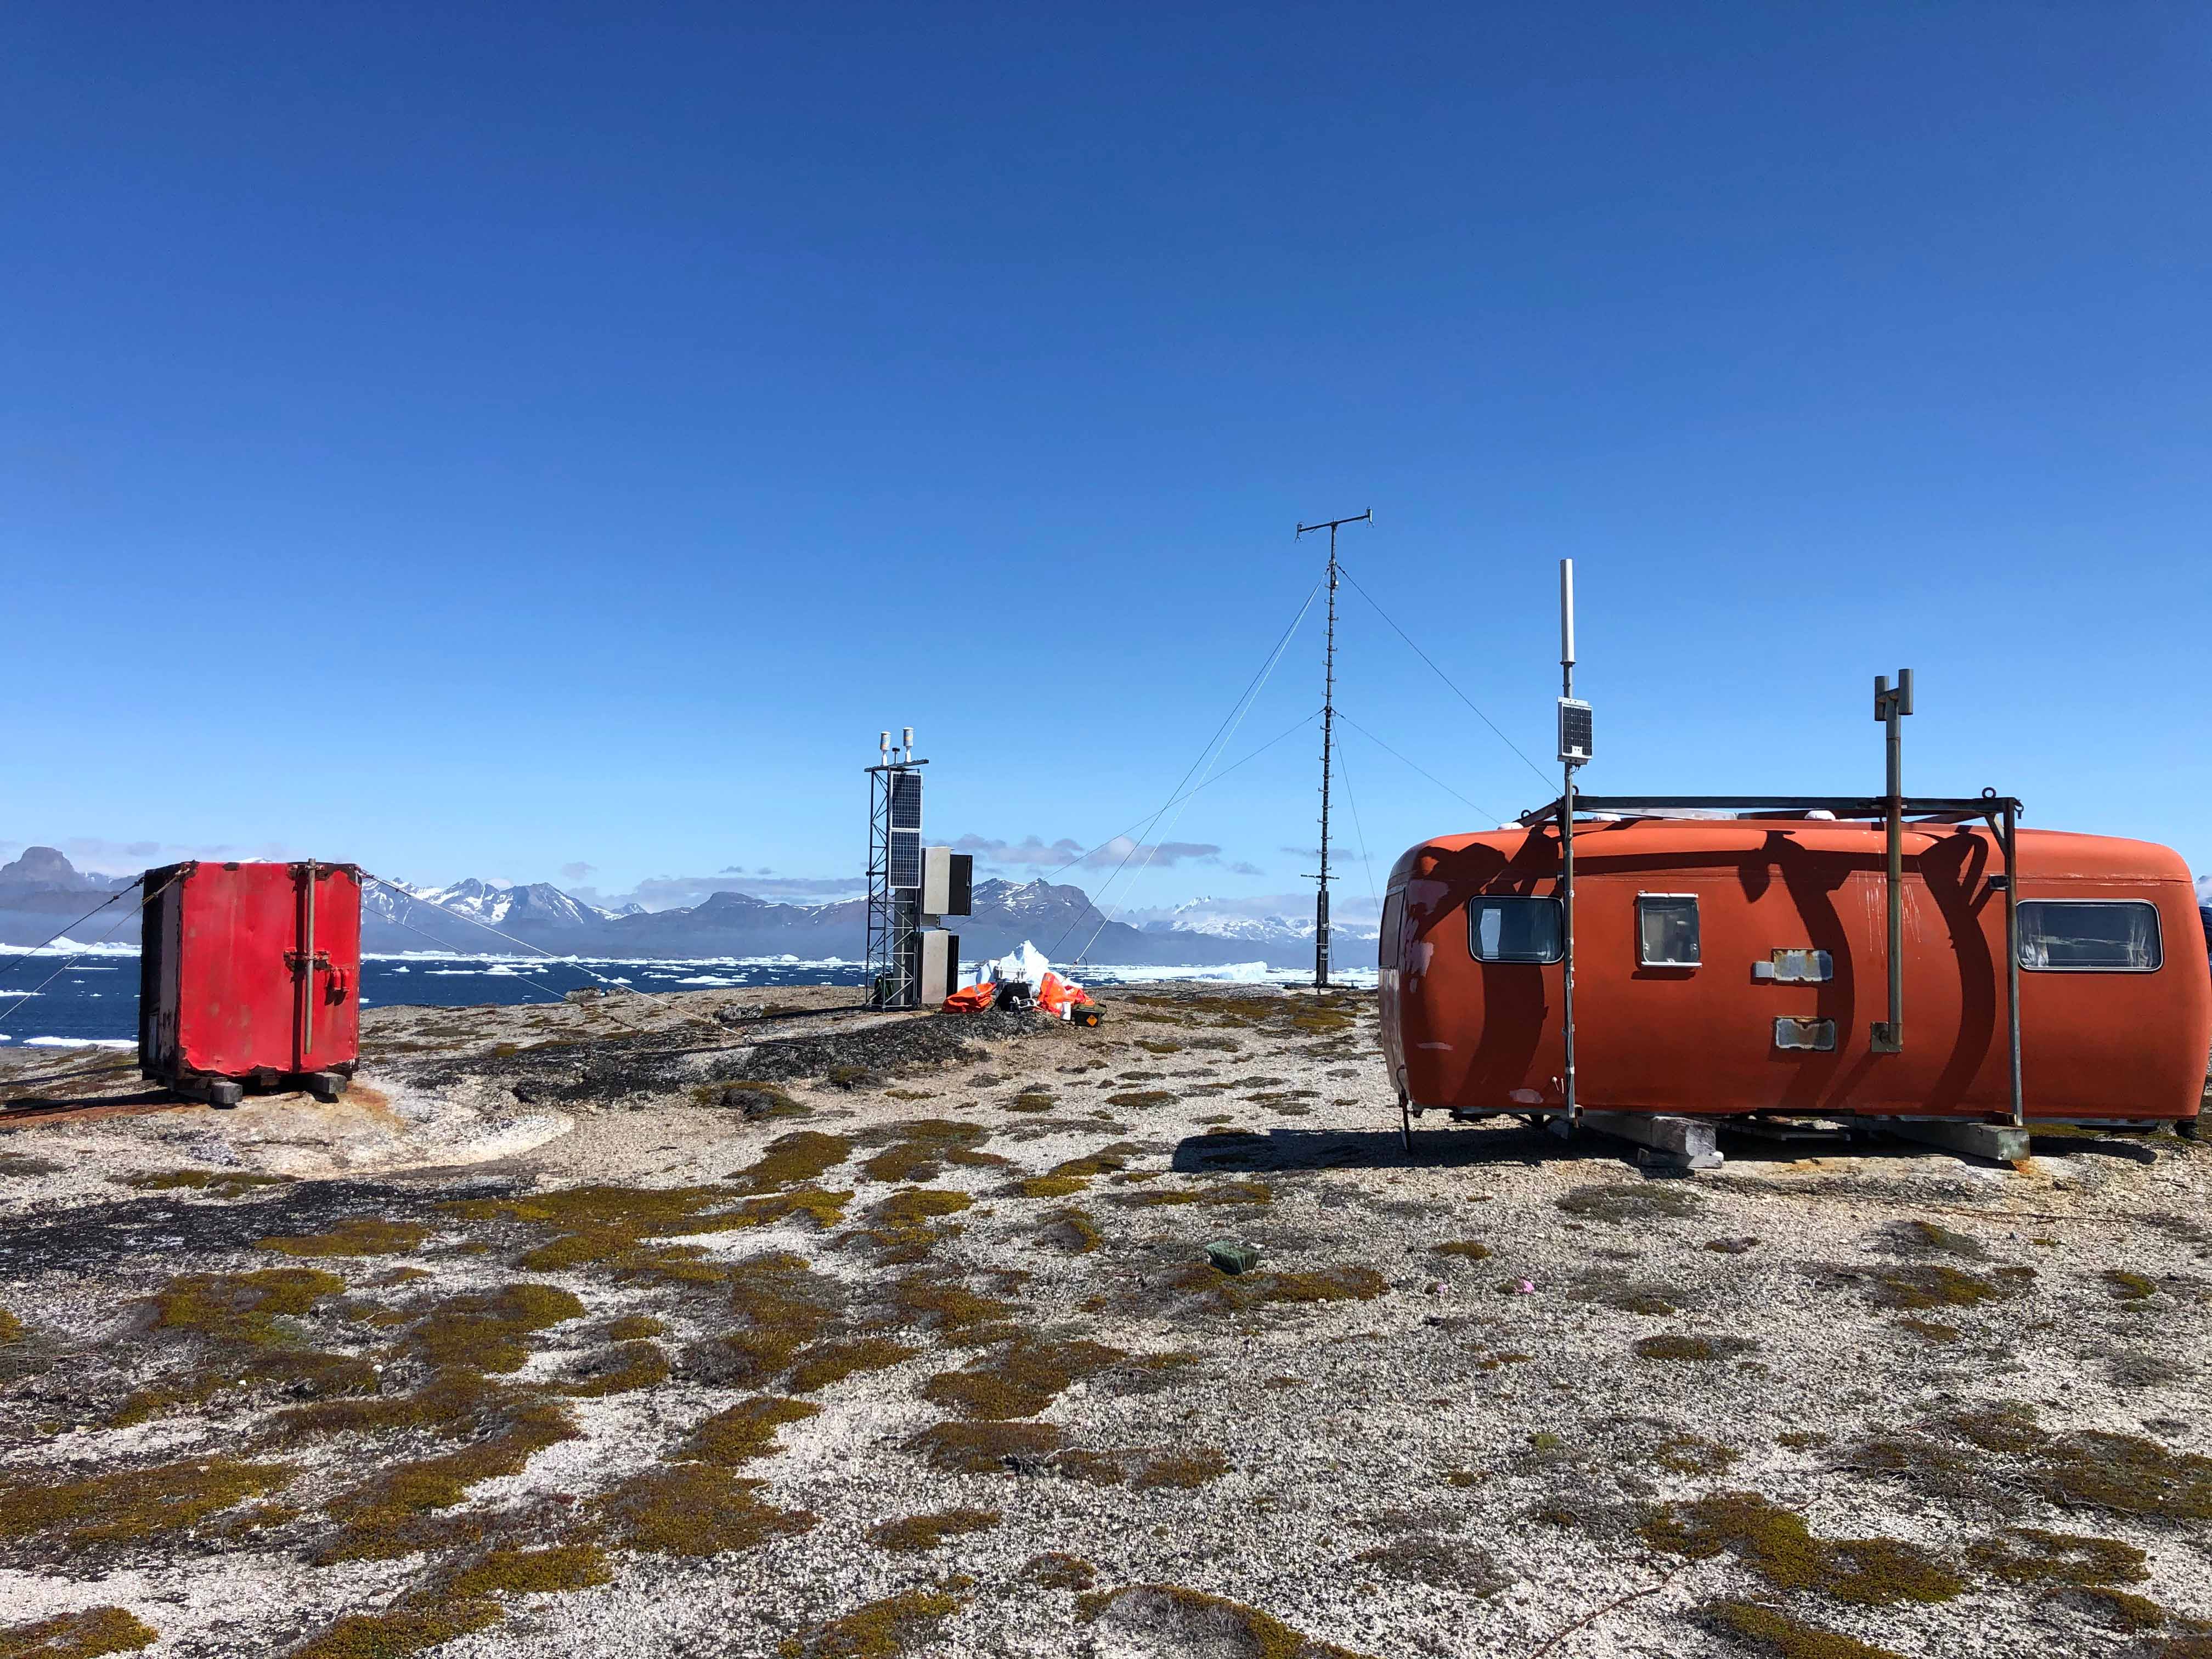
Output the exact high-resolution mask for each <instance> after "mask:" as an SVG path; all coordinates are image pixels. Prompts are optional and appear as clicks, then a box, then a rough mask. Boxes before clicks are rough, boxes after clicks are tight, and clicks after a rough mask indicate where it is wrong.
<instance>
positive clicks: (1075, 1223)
mask: <svg viewBox="0 0 2212 1659" xmlns="http://www.w3.org/2000/svg"><path fill="white" fill-rule="evenodd" d="M1037 1237H1038V1238H1039V1239H1041V1240H1042V1241H1043V1242H1044V1243H1047V1244H1049V1245H1051V1246H1052V1247H1053V1249H1056V1250H1064V1251H1066V1253H1067V1254H1068V1255H1090V1254H1091V1251H1093V1250H1095V1249H1097V1248H1098V1247H1099V1245H1101V1244H1102V1243H1104V1242H1105V1239H1104V1237H1103V1235H1102V1234H1101V1233H1100V1232H1099V1231H1098V1226H1097V1223H1096V1222H1094V1221H1092V1220H1091V1218H1090V1217H1089V1216H1088V1215H1086V1214H1085V1212H1083V1211H1081V1210H1079V1209H1077V1208H1076V1207H1075V1206H1073V1205H1072V1204H1071V1205H1068V1206H1065V1207H1063V1208H1061V1209H1058V1210H1055V1211H1054V1212H1052V1213H1051V1214H1050V1215H1048V1216H1047V1217H1046V1218H1045V1221H1044V1225H1042V1227H1040V1228H1038V1229H1037Z"/></svg>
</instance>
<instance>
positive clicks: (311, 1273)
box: [154, 1267, 345, 1346]
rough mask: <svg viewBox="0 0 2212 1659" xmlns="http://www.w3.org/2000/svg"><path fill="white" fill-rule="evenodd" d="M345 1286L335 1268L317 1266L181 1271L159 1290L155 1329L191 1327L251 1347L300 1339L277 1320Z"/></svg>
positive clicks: (293, 1315) (302, 1309)
mask: <svg viewBox="0 0 2212 1659" xmlns="http://www.w3.org/2000/svg"><path fill="white" fill-rule="evenodd" d="M344 1289H345V1280H343V1279H340V1278H339V1277H338V1276H337V1274H336V1273H324V1272H322V1271H320V1270H319V1269H318V1268H314V1267H264V1268H262V1269H260V1270H259V1271H258V1272H254V1273H180V1274H179V1275H178V1276H177V1277H176V1278H174V1279H171V1280H170V1281H169V1282H168V1283H167V1285H163V1286H162V1287H161V1289H160V1290H159V1291H155V1295H154V1324H155V1328H156V1329H160V1330H167V1331H186V1332H191V1333H193V1334H197V1335H201V1336H205V1337H210V1338H212V1339H213V1340H216V1341H218V1342H229V1343H239V1344H244V1345H248V1346H266V1345H270V1344H274V1343H291V1342H297V1341H298V1340H300V1338H299V1336H298V1334H297V1333H295V1332H294V1331H291V1330H289V1329H287V1328H285V1327H283V1326H282V1325H280V1324H278V1323H277V1321H278V1320H279V1319H281V1318H284V1317H288V1316H290V1317H296V1316H299V1315H301V1314H304V1313H306V1312H307V1310H309V1309H310V1308H312V1307H313V1306H314V1304H316V1303H318V1302H319V1301H320V1300H322V1298H323V1297H326V1296H336V1295H337V1294H338V1293H339V1292H340V1291H343V1290H344Z"/></svg>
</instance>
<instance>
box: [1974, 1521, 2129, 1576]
mask: <svg viewBox="0 0 2212 1659" xmlns="http://www.w3.org/2000/svg"><path fill="white" fill-rule="evenodd" d="M1968 1559H1970V1560H1972V1563H1973V1565H1974V1566H1975V1568H1976V1569H1977V1570H1978V1571H1981V1572H1984V1573H1986V1574H1987V1575H1988V1576H1989V1577H1992V1578H2000V1579H2002V1580H2003V1581H2004V1582H2005V1583H2008V1584H2134V1583H2142V1581H2143V1580H2144V1579H2146V1578H2148V1577H2150V1569H2149V1566H2148V1564H2147V1558H2146V1557H2145V1556H2144V1554H2143V1553H2142V1551H2141V1550H2139V1549H2137V1548H2136V1547H2135V1546H2134V1545H2133V1544H2124V1543H2122V1542H2121V1541H2119V1540H2118V1539H2117V1538H2095V1537H2089V1536H2087V1535H2084V1534H2080V1533H2069V1532H2044V1531H2041V1530H2039V1529H2038V1528H2033V1527H2017V1528H2014V1529H2013V1530H2012V1531H2011V1532H2009V1533H2008V1534H2005V1535H2003V1536H2002V1537H1999V1538H1992V1539H1990V1540H1988V1541H1986V1542H1984V1543H1980V1544H1977V1545H1976V1546H1975V1547H1973V1549H1972V1550H1971V1551H1970V1552H1968Z"/></svg>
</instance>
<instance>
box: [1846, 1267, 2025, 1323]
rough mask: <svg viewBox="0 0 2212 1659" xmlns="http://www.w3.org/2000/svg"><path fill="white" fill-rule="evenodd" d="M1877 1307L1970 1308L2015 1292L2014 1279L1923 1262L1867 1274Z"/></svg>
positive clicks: (2016, 1290) (1909, 1310)
mask: <svg viewBox="0 0 2212 1659" xmlns="http://www.w3.org/2000/svg"><path fill="white" fill-rule="evenodd" d="M1869 1288H1870V1290H1871V1293H1872V1295H1873V1298H1874V1304H1875V1306H1876V1307H1877V1308H1893V1309H1897V1310H1902V1311H1906V1312H1917V1311H1920V1310H1925V1309H1929V1308H1971V1307H1972V1306H1974V1305H1975V1304H1978V1303H1982V1302H1990V1301H1995V1300H1997V1299H2000V1298H2002V1297H2008V1296H2012V1295H2015V1294H2016V1293H2017V1292H2018V1291H2019V1289H2020V1286H2019V1285H2018V1284H2017V1282H2015V1281H2013V1280H2008V1279H1984V1278H1983V1277H1981V1276H1980V1275H1979V1274H1977V1273H1967V1272H1966V1271H1965V1270H1964V1269H1962V1268H1959V1267H1948V1266H1947V1265H1945V1264H1944V1263H1942V1262H1923V1263H1920V1264H1917V1265H1916V1266H1912V1267H1896V1268H1890V1269H1886V1270H1884V1271H1881V1272H1879V1273H1873V1274H1871V1275H1869Z"/></svg>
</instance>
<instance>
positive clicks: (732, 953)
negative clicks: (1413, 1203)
mask: <svg viewBox="0 0 2212 1659" xmlns="http://www.w3.org/2000/svg"><path fill="white" fill-rule="evenodd" d="M134 879H135V878H132V877H128V876H102V875H96V874H92V873H89V872H83V871H80V870H78V869H76V867H75V866H73V865H71V864H70V861H69V860H68V859H67V858H65V857H64V856H63V855H62V854H60V853H59V852H57V851H56V850H55V849H54V848H51V847H33V848H27V849H26V850H25V852H24V853H23V854H22V856H21V858H18V859H16V860H14V861H13V862H11V863H9V864H5V865H0V944H6V945H38V944H41V943H43V942H44V941H45V940H46V939H49V938H51V937H52V935H54V934H55V933H59V932H61V931H63V930H64V927H69V926H70V923H71V922H72V921H73V920H74V919H75V918H76V917H77V916H79V915H82V913H83V912H85V911H87V910H89V909H91V908H93V906H94V905H95V904H97V903H98V902H100V897H101V896H103V895H106V894H112V893H114V892H116V891H117V890H119V889H123V888H126V887H128V886H129V885H130V884H131V882H132V881H133V880H134ZM948 926H950V927H951V928H952V930H953V931H954V932H955V933H958V934H959V935H960V954H961V955H962V956H963V957H966V958H968V959H969V960H971V961H972V960H975V958H978V957H994V956H1000V955H1003V954H1005V953H1006V951H1011V950H1012V949H1013V948H1014V947H1015V946H1016V945H1019V944H1021V943H1022V942H1023V941H1024V939H1026V940H1028V941H1030V942H1031V943H1032V944H1034V945H1036V947H1037V948H1038V949H1039V950H1041V951H1044V952H1045V954H1046V955H1047V956H1048V957H1054V958H1056V959H1062V960H1071V961H1072V960H1074V959H1076V956H1077V952H1079V951H1080V952H1081V959H1082V960H1085V961H1089V962H1094V963H1116V964H1128V965H1132V966H1136V965H1142V966H1147V967H1218V966H1223V965H1225V964H1228V963H1243V962H1266V963H1268V964H1269V965H1270V966H1271V967H1277V968H1301V967H1310V966H1311V964H1312V962H1313V926H1312V923H1311V922H1310V921H1307V922H1304V923H1303V924H1301V923H1299V922H1297V921H1294V920H1292V919H1291V918H1287V917H1273V918H1264V919H1261V918H1253V917H1249V916H1240V915H1230V914H1227V913H1226V912H1225V910H1223V909H1221V908H1218V907H1215V906H1214V904H1213V902H1212V901H1208V900H1194V901H1193V902H1191V903H1190V904H1189V905H1187V906H1182V907H1178V908H1177V909H1176V911H1174V912H1172V913H1170V916H1169V917H1168V918H1166V919H1164V920H1163V919H1155V920H1154V921H1152V922H1150V923H1148V924H1147V925H1146V926H1145V927H1131V926H1130V925H1129V924H1128V923H1127V922H1123V921H1112V920H1109V918H1107V917H1106V916H1105V915H1102V914H1101V913H1100V912H1099V910H1098V909H1097V907H1096V906H1095V905H1093V904H1092V903H1091V897H1090V896H1089V895H1088V894H1087V893H1085V891H1084V890H1082V889H1081V888H1079V887H1073V886H1066V885H1061V884H1054V883H1052V882H1048V881H1030V882H1020V883H1016V882H1010V881H1003V880H995V879H994V880H987V881H982V882H978V883H977V884H975V895H974V905H973V908H972V910H971V912H970V914H969V915H966V916H963V917H958V918H956V919H953V920H951V921H949V922H948ZM111 929H112V932H111ZM1346 932H1347V930H1344V929H1342V928H1340V936H1341V935H1343V934H1344V933H1346ZM501 936H504V937H503V938H502V937H501ZM70 937H71V938H73V939H76V940H78V941H79V942H80V943H88V942H91V941H93V940H95V939H101V938H103V937H106V938H110V939H113V940H114V941H116V942H118V943H135V942H136V941H137V914H136V912H135V910H134V909H132V908H131V902H130V901H129V900H122V901H118V902H117V903H116V904H115V905H113V906H112V907H111V908H109V909H108V910H107V911H106V912H104V913H102V914H100V915H96V916H94V917H93V918H92V919H91V920H90V921H88V922H87V923H86V924H84V925H83V926H82V927H78V928H74V929H72V930H71V932H70ZM1372 938H1373V933H1372V932H1371V931H1369V932H1367V933H1365V935H1364V938H1363V937H1361V936H1360V935H1359V934H1357V933H1352V934H1351V935H1350V936H1349V937H1343V938H1342V939H1341V945H1342V948H1340V951H1338V960H1339V961H1340V963H1342V964H1343V965H1345V966H1346V967H1353V966H1364V965H1365V963H1366V962H1367V960H1368V954H1369V946H1368V944H1367V943H1366V941H1367V940H1368V939H1372ZM510 941H511V942H510ZM517 944H519V945H523V946H526V947H530V946H534V947H536V948H538V949H539V950H544V951H551V952H553V953H555V954H556V955H560V956H587V957H675V958H683V957H773V956H792V957H799V958H800V959H802V960H820V959H822V958H824V957H842V958H844V959H846V960H848V961H858V960H860V958H862V957H865V956H866V951H867V901H866V899H860V898H854V899H844V900H840V901H837V902H833V903H826V904H782V903H777V902H772V901H770V900H767V899H761V898H756V897H754V896H751V895H750V894H748V893H738V892H726V893H715V894H713V895H712V896H709V897H708V898H706V899H705V900H703V901H702V902H700V903H697V904H695V905H689V906H685V907H683V908H677V909H669V910H646V909H643V908H640V907H639V906H636V905H629V906H626V907H624V908H622V909H619V910H611V909H607V908H604V907H602V906H599V905H595V904H588V903H586V902H584V901H583V900H581V899H580V898H577V897H576V896H574V895H573V894H570V893H566V892H563V891H562V890H561V889H559V888H557V887H555V886H552V885H550V884H547V883H544V882H536V883H532V884H527V885H520V884H510V885H501V884H497V883H495V882H487V881H482V880H479V879H477V878H469V879H467V880H464V881H459V882H455V883H453V884H452V885H451V886H447V887H422V888H403V887H397V886H393V885H392V884H386V883H384V882H373V883H371V884H368V886H367V887H366V888H365V889H364V890H363V892H362V948H363V949H364V950H367V951H427V950H448V951H466V952H471V953H494V954H498V953H504V952H507V951H511V950H513V948H514V947H515V945H517Z"/></svg>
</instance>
